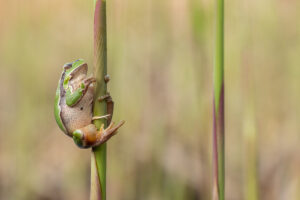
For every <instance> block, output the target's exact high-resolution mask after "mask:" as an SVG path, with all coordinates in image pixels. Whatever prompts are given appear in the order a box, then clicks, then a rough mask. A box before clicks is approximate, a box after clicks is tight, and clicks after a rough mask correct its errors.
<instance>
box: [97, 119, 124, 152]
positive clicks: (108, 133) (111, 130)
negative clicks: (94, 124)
mask: <svg viewBox="0 0 300 200" xmlns="http://www.w3.org/2000/svg"><path fill="white" fill-rule="evenodd" d="M124 123H125V121H124V120H122V121H121V122H120V123H119V124H118V125H116V126H114V123H113V122H112V123H110V124H109V126H108V127H107V128H106V129H104V124H102V126H101V127H100V130H99V132H98V133H97V136H96V142H95V144H94V145H93V147H95V146H98V145H100V144H103V143H104V142H106V141H107V140H109V138H111V137H112V136H114V135H115V134H117V130H118V129H119V128H120V127H121V126H122V125H123V124H124Z"/></svg>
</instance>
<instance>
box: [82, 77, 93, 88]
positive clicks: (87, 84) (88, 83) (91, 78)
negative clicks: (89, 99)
mask: <svg viewBox="0 0 300 200" xmlns="http://www.w3.org/2000/svg"><path fill="white" fill-rule="evenodd" d="M95 82H96V79H95V78H94V77H92V76H90V77H88V78H85V79H84V80H83V83H84V85H85V86H89V85H90V84H92V83H95Z"/></svg>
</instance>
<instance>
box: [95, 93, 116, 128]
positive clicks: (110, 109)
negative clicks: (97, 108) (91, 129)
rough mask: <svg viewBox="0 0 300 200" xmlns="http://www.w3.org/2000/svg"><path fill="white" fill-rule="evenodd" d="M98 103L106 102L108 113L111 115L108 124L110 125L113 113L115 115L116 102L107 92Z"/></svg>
mask: <svg viewBox="0 0 300 200" xmlns="http://www.w3.org/2000/svg"><path fill="white" fill-rule="evenodd" d="M98 101H105V102H106V112H107V114H108V115H109V117H107V123H108V124H110V122H111V119H112V116H113V113H114V101H113V100H112V98H111V96H110V94H109V92H107V93H106V94H105V95H103V96H101V97H99V98H98Z"/></svg>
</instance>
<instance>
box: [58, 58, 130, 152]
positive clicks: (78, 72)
mask: <svg viewBox="0 0 300 200" xmlns="http://www.w3.org/2000/svg"><path fill="white" fill-rule="evenodd" d="M87 71H88V65H87V64H86V63H85V62H84V61H83V60H82V59H79V60H76V61H74V62H72V63H66V64H65V65H64V66H63V72H62V75H61V77H60V80H59V82H58V87H57V90H56V95H55V105H54V114H55V119H56V122H57V124H58V126H59V128H60V129H61V130H62V131H63V132H64V133H65V134H66V135H68V136H70V137H72V138H73V140H74V142H75V144H76V145H77V146H78V147H80V148H89V147H95V146H97V145H99V144H102V143H104V142H106V141H107V140H108V139H109V138H110V137H112V136H113V135H115V134H116V132H117V130H118V129H119V128H120V127H121V126H122V125H123V124H124V121H121V122H120V123H119V124H118V125H116V126H114V125H113V123H110V119H111V117H112V109H111V108H112V107H111V106H110V109H109V110H111V113H109V115H105V116H94V117H93V112H92V111H93V100H94V93H95V91H94V82H96V79H95V78H94V77H92V76H90V77H87ZM105 80H108V79H107V77H106V79H105ZM104 99H109V100H111V97H110V95H106V96H105V97H104V98H101V99H100V100H104ZM110 102H112V101H110ZM112 105H113V104H112ZM100 118H107V119H108V120H109V123H110V124H109V126H108V127H107V128H106V129H104V124H103V125H102V126H101V128H100V129H99V130H97V128H96V126H95V125H94V124H92V121H93V120H95V119H100Z"/></svg>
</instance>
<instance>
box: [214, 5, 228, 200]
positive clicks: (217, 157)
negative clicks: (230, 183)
mask: <svg viewBox="0 0 300 200" xmlns="http://www.w3.org/2000/svg"><path fill="white" fill-rule="evenodd" d="M215 25H216V27H215V52H214V77H213V78H214V100H213V101H214V102H213V110H214V113H213V200H224V199H225V175H224V174H225V166H224V154H225V149H224V139H225V137H224V133H225V131H224V0H217V1H216V23H215Z"/></svg>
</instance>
